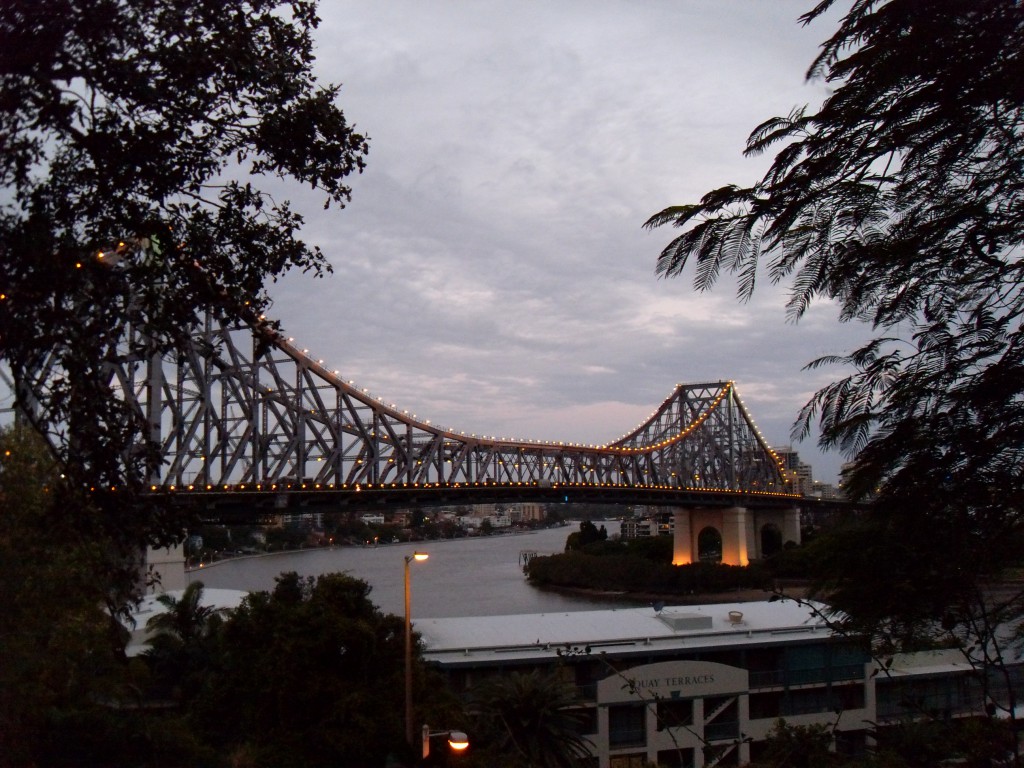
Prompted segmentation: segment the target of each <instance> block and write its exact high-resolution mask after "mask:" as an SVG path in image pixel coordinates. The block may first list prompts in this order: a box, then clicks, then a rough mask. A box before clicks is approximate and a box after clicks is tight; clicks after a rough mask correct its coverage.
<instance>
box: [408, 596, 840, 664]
mask: <svg viewBox="0 0 1024 768" xmlns="http://www.w3.org/2000/svg"><path fill="white" fill-rule="evenodd" d="M821 608H823V606H821V605H820V604H815V603H807V602H800V603H798V602H796V601H794V600H778V601H775V602H768V601H763V602H753V603H723V604H719V605H687V606H675V607H670V608H665V609H663V610H662V611H660V612H659V611H656V610H655V609H654V608H616V609H611V610H601V611H573V612H567V613H534V614H521V615H513V616H473V617H463V618H441V619H416V620H415V629H416V631H417V632H419V633H420V635H421V636H422V638H423V643H424V645H425V652H424V656H425V657H426V658H427V659H428V660H430V661H437V662H440V663H442V664H447V665H462V664H466V665H478V664H486V663H498V662H503V661H511V660H532V659H546V658H551V657H553V656H556V655H557V654H558V653H559V652H560V651H561V652H564V651H566V650H567V649H573V648H574V649H578V650H581V651H582V650H584V649H586V648H588V647H589V648H590V649H591V651H593V652H601V651H607V652H610V653H611V652H614V653H616V654H622V655H625V654H629V653H630V652H631V651H632V652H635V653H650V652H652V651H664V650H678V649H682V648H694V649H695V648H708V647H725V646H732V645H746V644H764V643H765V642H789V641H792V642H796V641H800V640H804V641H806V640H808V639H811V638H812V637H813V636H814V634H815V633H818V634H819V635H822V636H829V635H830V634H831V633H830V631H829V630H828V628H827V626H826V625H825V622H824V620H823V619H822V618H821V616H820V615H819V614H818V613H817V611H818V610H819V609H821ZM674 626H675V627H679V628H678V629H674V628H673V627H674Z"/></svg>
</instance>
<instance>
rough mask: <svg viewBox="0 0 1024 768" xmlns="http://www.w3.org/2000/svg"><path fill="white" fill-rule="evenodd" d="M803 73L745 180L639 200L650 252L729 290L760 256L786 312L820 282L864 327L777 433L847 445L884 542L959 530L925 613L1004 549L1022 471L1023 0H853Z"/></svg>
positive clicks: (851, 477)
mask: <svg viewBox="0 0 1024 768" xmlns="http://www.w3.org/2000/svg"><path fill="white" fill-rule="evenodd" d="M833 5H834V0H823V1H822V2H820V3H819V4H818V5H816V6H815V7H814V8H813V9H811V10H810V11H809V12H808V13H806V14H805V15H804V16H803V17H802V21H803V22H804V23H810V22H812V21H814V20H816V19H818V18H819V17H821V16H822V15H823V14H824V13H825V12H826V11H828V10H829V9H830V8H831V6H833ZM808 76H809V77H812V78H814V77H822V78H824V80H825V81H826V82H827V83H828V84H829V85H830V86H831V88H832V91H831V95H829V96H828V98H827V99H826V100H825V101H824V102H823V103H822V105H821V106H820V107H819V108H818V109H816V110H809V109H806V108H805V109H795V110H794V111H792V112H791V113H790V114H789V115H787V116H785V117H775V118H772V119H770V120H767V121H765V122H764V123H762V124H761V125H760V126H758V127H757V128H755V129H754V131H753V132H752V133H751V134H750V137H749V139H748V142H747V147H746V152H747V154H750V155H756V154H760V153H763V152H767V151H775V156H774V160H773V162H772V163H771V166H770V168H769V170H768V171H767V173H765V175H764V176H763V178H761V179H760V181H758V182H757V183H755V184H753V185H751V186H737V185H730V186H723V187H720V188H718V189H715V190H712V191H710V192H708V193H707V194H706V195H705V196H704V197H703V198H702V199H701V200H700V201H699V202H698V203H695V204H690V205H681V206H674V207H670V208H667V209H665V210H663V211H661V212H660V213H658V214H656V215H654V216H653V217H651V218H650V220H649V221H648V222H647V226H648V227H658V226H662V225H666V224H668V225H672V226H676V227H681V228H682V229H683V230H684V231H683V232H682V234H680V235H679V236H678V237H676V238H675V239H674V240H673V241H672V242H671V243H669V245H668V246H667V247H666V248H665V249H664V250H663V251H662V253H661V255H660V258H659V259H658V264H657V271H658V273H660V274H661V275H663V276H667V277H672V276H676V275H680V274H682V273H683V271H684V270H685V269H686V268H687V266H688V265H691V264H692V265H693V267H694V273H693V279H694V285H695V287H696V288H697V289H698V290H706V289H709V288H711V287H712V286H713V285H714V284H715V283H716V281H717V280H718V278H719V276H720V275H721V274H722V273H723V272H730V273H733V274H735V275H737V277H738V289H739V296H740V298H742V299H746V298H749V297H750V296H751V295H752V293H753V291H754V290H755V287H756V284H757V282H758V279H759V278H760V277H761V276H762V275H765V274H766V276H767V278H768V279H769V280H770V281H772V282H775V283H783V284H786V285H788V287H789V300H788V310H789V313H790V315H791V317H792V318H793V319H794V320H796V319H798V318H800V317H801V316H802V315H803V314H804V313H805V312H806V311H807V309H808V307H810V306H811V304H812V303H813V302H815V301H821V300H828V301H832V302H834V303H835V305H836V306H837V307H838V308H839V312H840V315H839V318H840V320H842V321H862V322H864V323H866V324H868V325H870V327H871V328H873V329H874V334H873V338H871V339H870V340H869V341H868V342H866V343H865V344H863V345H862V346H860V347H859V348H857V349H854V350H852V351H850V352H849V353H847V354H844V355H837V356H829V357H824V358H819V359H817V360H814V361H812V362H810V364H809V367H811V368H817V367H820V366H825V365H829V364H842V365H845V366H848V368H847V370H849V371H852V372H851V373H849V374H848V375H843V376H841V377H840V378H838V379H837V380H836V381H835V382H833V383H832V384H830V385H828V386H826V387H825V388H824V389H822V390H820V391H819V392H817V393H816V394H815V396H814V397H813V398H812V400H811V401H810V402H809V403H808V404H807V405H806V406H805V407H804V408H803V410H802V411H801V413H800V414H799V417H798V419H797V422H796V425H795V427H794V436H795V437H797V438H802V437H805V436H807V435H808V434H809V432H810V430H811V428H812V426H813V425H814V423H815V422H816V421H817V422H818V423H819V424H820V432H821V437H820V442H821V444H822V445H823V446H824V447H826V448H839V449H842V450H843V451H845V452H846V453H847V454H848V455H850V456H851V457H854V463H853V469H852V472H851V473H850V474H848V475H847V476H846V478H845V480H846V483H845V486H846V489H847V491H848V493H849V494H851V495H852V496H854V497H855V498H861V499H871V500H872V502H873V504H874V508H875V509H876V510H880V511H884V512H882V514H883V518H882V519H880V521H879V526H880V527H881V528H882V529H885V530H886V531H888V532H889V533H891V534H892V536H893V540H894V541H896V540H898V539H899V538H900V537H902V538H903V539H904V541H915V540H916V541H918V542H919V541H920V534H921V532H922V531H924V530H927V531H928V532H929V536H930V537H934V539H935V540H938V541H943V542H947V541H948V542H958V544H957V545H956V546H949V547H945V546H944V547H943V550H942V553H943V555H948V556H950V557H951V558H952V560H947V561H944V562H943V566H942V567H943V569H944V570H945V571H946V572H947V573H948V574H950V575H951V578H949V579H946V580H945V581H944V584H943V587H944V588H948V589H945V590H944V591H941V590H932V591H931V592H930V593H929V594H928V595H927V596H926V597H928V598H929V599H932V598H934V599H935V601H936V603H937V604H934V605H929V610H928V611H927V617H928V618H934V617H935V616H936V612H937V611H939V612H940V611H942V610H944V605H943V604H948V603H950V602H957V601H958V600H960V599H961V598H964V599H966V598H967V597H970V596H972V595H973V594H974V592H973V590H974V588H975V587H976V586H977V580H976V579H977V577H981V576H987V575H992V574H995V573H998V572H999V570H1000V569H1001V568H1002V567H1005V566H1006V565H1008V564H1009V563H1013V562H1015V561H1016V560H1017V559H1018V558H1019V557H1020V548H1019V547H1017V546H1011V545H1010V543H1011V542H1012V543H1014V544H1015V543H1016V542H1017V541H1019V539H1017V538H1015V537H1013V536H1009V537H1008V536H1007V534H1012V533H1013V532H1014V531H1016V530H1017V529H1019V527H1020V523H1021V510H1022V491H1024V483H1022V475H1021V466H1022V465H1024V462H1022V459H1024V328H1022V317H1024V290H1022V287H1024V281H1022V278H1024V260H1022V258H1021V257H1022V252H1021V248H1022V239H1024V197H1022V192H1024V189H1022V185H1024V175H1022V173H1021V169H1022V163H1024V155H1022V148H1024V113H1022V105H1024V13H1022V12H1021V8H1020V4H1019V3H1016V2H1013V0H940V1H937V2H929V3H922V2H917V1H916V0H888V1H886V0H854V2H851V3H850V8H849V11H848V12H847V14H846V15H845V16H844V17H843V19H842V21H841V22H840V24H839V27H838V29H837V31H836V32H835V33H834V34H833V35H832V36H831V37H830V38H829V39H828V40H826V41H825V43H824V44H823V45H822V47H821V51H820V54H819V55H818V57H817V58H816V60H815V61H814V62H813V64H812V65H811V68H810V70H809V72H808ZM908 536H909V537H910V538H909V539H908V538H907V537H908ZM921 560H922V562H923V561H924V560H925V558H921ZM928 567H929V568H933V567H936V564H935V563H934V562H932V564H931V565H930V566H928ZM833 575H835V574H833ZM846 575H849V574H846ZM859 575H860V574H855V575H854V577H855V578H856V577H857V576H859ZM836 578H837V579H840V580H842V579H843V578H845V577H844V576H843V575H838V576H836ZM910 578H911V579H914V578H921V579H924V578H926V574H917V576H915V575H913V574H911V575H910ZM950 582H954V583H955V585H957V588H950ZM916 605H917V606H919V605H920V603H917V604H916ZM889 607H892V608H894V609H897V608H898V606H895V605H893V604H891V603H890V604H889Z"/></svg>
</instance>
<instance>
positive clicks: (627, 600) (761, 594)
mask: <svg viewBox="0 0 1024 768" xmlns="http://www.w3.org/2000/svg"><path fill="white" fill-rule="evenodd" d="M535 588H536V589H540V590H542V591H544V592H552V593H554V594H560V595H567V596H576V597H579V598H583V599H600V600H621V601H622V603H623V604H628V605H637V604H640V605H644V604H647V605H653V604H655V603H661V604H663V605H714V604H716V603H756V602H762V601H764V600H769V599H771V598H772V597H773V596H775V595H779V596H782V597H787V598H791V599H794V600H804V599H806V598H807V596H808V593H809V591H810V590H809V587H808V585H807V584H806V583H805V582H799V583H798V582H795V581H794V582H787V583H786V585H785V586H780V587H779V589H778V590H769V589H737V590H729V591H726V592H700V593H691V594H686V595H679V594H666V593H658V592H626V591H614V590H598V589H587V588H585V587H560V586H552V585H544V586H542V587H541V586H538V587H535Z"/></svg>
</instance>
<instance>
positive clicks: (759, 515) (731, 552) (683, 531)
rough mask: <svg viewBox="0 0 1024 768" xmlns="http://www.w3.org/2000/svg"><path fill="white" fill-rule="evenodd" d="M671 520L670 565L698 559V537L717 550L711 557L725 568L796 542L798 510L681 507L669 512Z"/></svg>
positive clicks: (797, 538) (771, 552)
mask: <svg viewBox="0 0 1024 768" xmlns="http://www.w3.org/2000/svg"><path fill="white" fill-rule="evenodd" d="M672 519H673V526H674V532H673V542H672V564H673V565H686V564H687V563H695V562H697V561H699V560H700V555H701V552H700V541H701V536H702V534H704V535H705V536H706V537H708V540H710V541H712V542H717V545H718V546H720V547H721V549H720V550H719V551H718V552H717V553H715V554H720V562H722V563H723V564H725V565H748V564H749V563H750V561H751V560H756V559H759V558H762V557H766V556H768V555H771V554H773V553H774V552H776V551H778V550H779V549H781V548H782V547H783V546H784V545H785V544H786V543H787V542H790V541H792V542H794V543H796V544H799V543H800V508H799V507H792V508H790V509H785V510H776V509H770V510H757V511H754V510H750V509H748V508H747V507H726V508H710V507H682V508H679V509H676V510H675V511H674V512H673V515H672ZM709 529H710V530H709ZM707 554H711V551H709V552H708V553H707Z"/></svg>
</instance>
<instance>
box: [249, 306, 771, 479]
mask: <svg viewBox="0 0 1024 768" xmlns="http://www.w3.org/2000/svg"><path fill="white" fill-rule="evenodd" d="M260 319H261V320H263V319H265V318H264V316H262V315H261V316H260ZM278 340H279V342H282V343H283V342H284V337H283V336H279V339H278ZM294 341H295V339H294V337H288V339H287V345H288V348H287V349H285V350H284V351H286V352H290V353H291V354H292V356H293V357H294V358H295V359H296V360H297V361H300V360H301V362H305V363H306V364H307V365H310V366H313V365H314V364H315V366H316V367H317V368H319V369H320V370H319V373H320V374H321V375H323V376H324V377H325V378H328V379H331V380H332V381H331V383H332V384H334V385H335V386H338V385H340V386H341V387H343V388H345V389H347V390H349V391H350V392H351V393H352V394H354V395H355V396H356V397H357V398H358V399H364V398H363V397H362V396H365V398H369V399H370V400H375V402H376V403H378V404H381V405H386V406H387V407H388V408H389V409H390V410H391V411H393V412H394V414H395V416H396V417H399V416H404V417H408V418H411V419H413V420H416V421H417V422H418V423H419V424H421V425H422V426H423V427H426V428H429V431H432V432H437V433H445V434H447V435H449V436H451V437H453V438H456V439H460V438H467V437H468V438H470V439H480V440H491V441H495V442H502V443H510V444H521V445H531V446H545V447H559V448H563V447H564V448H582V449H588V450H594V451H612V452H616V453H622V454H636V453H650V452H653V451H656V450H659V449H661V448H665V447H668V446H670V445H672V444H674V443H677V442H679V441H680V440H682V439H684V438H685V437H687V436H688V435H690V434H691V433H693V432H694V431H695V430H696V429H697V428H699V427H700V426H701V425H702V424H703V423H704V422H705V421H707V419H708V418H709V417H710V416H711V414H712V413H713V412H714V411H715V409H716V408H717V407H718V406H719V404H720V403H721V402H722V400H723V399H725V397H726V396H728V394H729V393H730V392H732V394H733V397H734V398H735V402H736V404H737V406H738V407H739V409H740V412H741V413H742V414H743V417H744V420H745V421H746V422H747V424H748V425H749V426H750V428H751V429H752V430H753V431H754V433H755V434H756V435H757V438H758V442H759V443H760V444H761V446H762V447H763V448H764V449H765V450H767V451H768V452H769V453H770V455H771V456H772V457H773V458H774V459H775V461H776V464H778V465H779V466H780V468H781V459H780V458H779V456H778V454H776V453H775V451H774V450H773V449H772V448H771V446H770V445H769V444H768V442H767V441H766V440H765V438H764V435H763V434H762V432H761V430H760V429H759V428H758V426H757V425H756V423H755V422H754V420H753V417H752V416H751V414H750V412H749V411H748V410H747V408H746V406H745V405H744V404H743V401H742V399H741V398H740V396H739V393H737V392H736V390H735V382H734V381H732V380H729V381H727V382H725V385H724V386H723V388H722V389H721V390H720V391H719V393H718V395H717V396H716V397H715V399H714V401H713V402H712V403H711V404H710V405H709V406H708V407H707V408H706V409H705V410H704V411H703V412H702V413H700V414H699V415H697V416H696V417H695V418H693V419H692V421H691V422H690V423H689V424H688V425H687V426H686V427H684V428H682V429H680V430H679V431H678V432H676V433H675V434H674V435H672V436H670V437H667V438H664V439H662V440H660V441H658V442H656V443H646V444H643V445H641V446H627V445H620V443H622V442H623V441H625V440H627V439H629V438H630V437H636V436H638V435H639V434H640V433H642V432H643V431H644V430H645V428H650V427H652V426H654V424H655V423H656V421H655V420H656V418H657V417H658V416H659V415H661V414H664V413H665V411H666V410H667V409H668V407H669V406H670V404H671V403H672V401H673V398H674V396H675V394H676V393H677V392H678V391H679V390H680V389H682V388H684V387H685V385H684V384H676V387H675V390H674V391H673V394H672V395H670V396H669V397H668V398H667V399H666V400H665V401H664V402H663V403H662V405H661V406H660V407H659V408H657V409H656V410H654V411H652V412H651V414H650V416H648V418H647V419H646V420H645V421H643V422H641V423H640V424H639V425H638V426H637V427H636V428H634V429H633V430H631V431H629V432H626V433H625V434H623V435H622V436H621V437H619V438H618V440H615V441H613V442H611V443H605V444H602V445H595V444H592V443H590V444H588V443H575V442H565V441H552V440H534V439H522V438H518V437H514V438H512V437H497V436H494V435H477V434H476V433H471V434H469V435H467V434H466V433H465V432H458V431H455V430H452V429H449V428H447V427H444V426H438V425H432V424H431V422H430V420H429V419H427V420H423V421H420V420H419V418H418V416H417V415H416V414H415V413H413V414H410V413H409V411H408V410H401V411H399V410H398V406H397V405H395V404H394V403H386V402H385V400H384V398H383V397H377V398H374V396H373V395H372V393H370V391H369V390H368V389H366V388H365V387H364V388H362V389H360V388H358V387H356V386H355V382H353V381H352V380H348V381H345V380H344V379H342V378H340V372H339V371H337V370H335V371H329V370H328V369H326V368H324V367H323V365H324V361H323V360H316V361H315V362H314V360H313V358H311V357H310V356H309V350H308V349H303V350H301V351H300V350H299V349H298V348H297V347H294V346H292V345H293V343H294ZM367 405H370V407H374V405H373V403H370V402H368V403H367Z"/></svg>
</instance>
